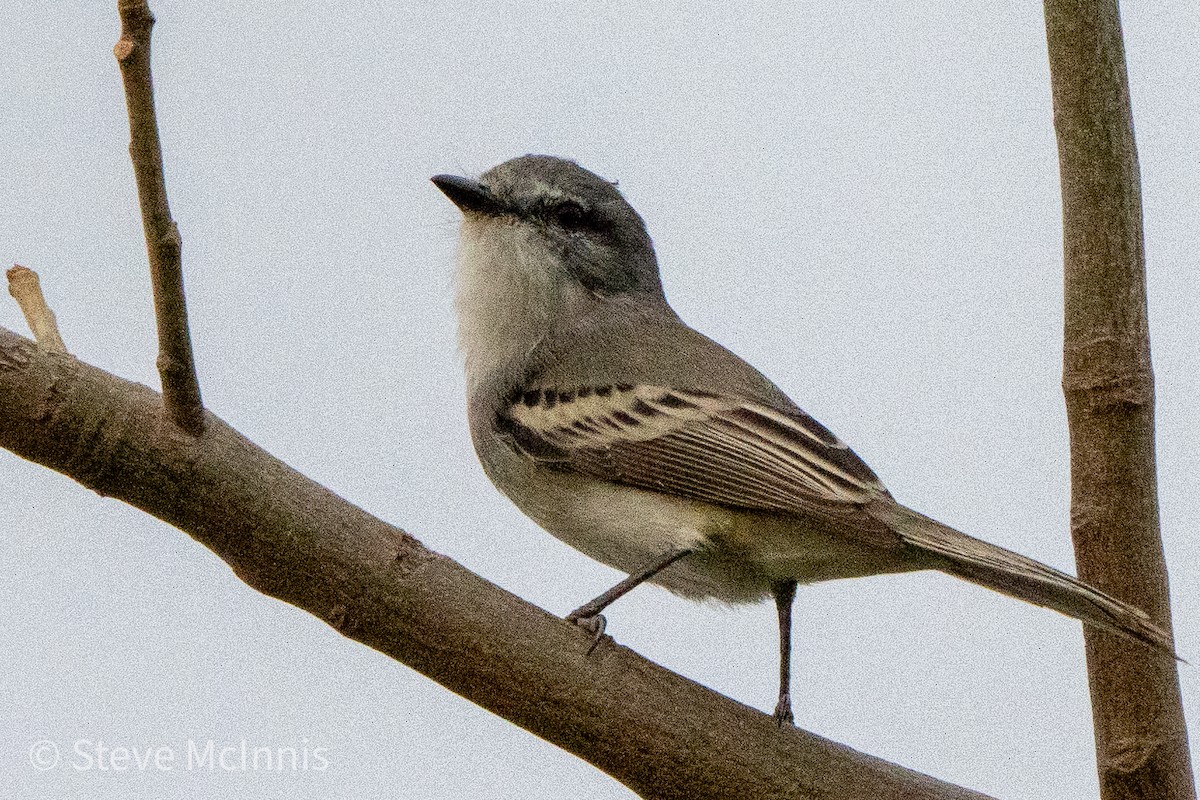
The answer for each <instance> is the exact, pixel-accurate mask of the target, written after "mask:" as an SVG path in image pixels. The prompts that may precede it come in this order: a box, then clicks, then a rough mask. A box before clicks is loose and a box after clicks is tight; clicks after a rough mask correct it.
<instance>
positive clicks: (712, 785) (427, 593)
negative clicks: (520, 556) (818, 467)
mask: <svg viewBox="0 0 1200 800" xmlns="http://www.w3.org/2000/svg"><path fill="white" fill-rule="evenodd" d="M159 401H160V398H159V396H158V395H157V394H156V393H154V392H153V391H151V390H150V389H147V388H146V387H144V386H140V385H138V384H134V383H130V382H128V381H124V380H121V379H120V378H117V377H115V376H112V375H109V374H108V373H106V372H103V371H101V370H99V369H96V368H95V367H91V366H88V365H87V364H84V363H82V362H80V361H78V360H77V359H75V358H72V357H70V356H65V355H56V354H51V353H47V352H45V351H42V350H39V349H37V348H36V347H35V346H34V344H33V343H32V342H30V341H29V340H27V339H24V338H22V337H20V336H17V335H16V334H13V333H11V332H9V331H6V330H4V329H2V328H0V445H2V446H4V447H6V448H8V449H10V450H12V451H13V452H15V453H16V454H17V455H20V456H22V457H23V458H27V459H29V460H31V461H34V462H36V463H39V464H43V465H45V466H47V467H49V468H51V469H54V470H57V471H59V472H61V473H63V474H65V475H67V476H69V477H71V478H74V479H75V480H77V481H79V482H80V483H82V484H83V485H84V486H87V487H88V488H90V489H93V490H94V491H96V492H99V493H100V494H102V495H107V496H112V497H116V498H118V499H120V500H123V501H125V502H127V503H129V504H131V505H133V506H136V507H137V508H140V509H142V510H144V511H146V512H148V513H150V514H153V515H154V516H156V517H158V518H159V519H162V520H164V521H166V522H168V523H170V524H171V525H174V526H176V527H177V528H180V529H181V530H183V531H185V532H186V533H188V534H189V535H191V536H192V537H193V538H195V539H196V540H197V541H199V542H200V543H201V544H203V545H205V546H206V547H208V548H209V549H211V550H212V551H213V552H214V553H216V554H217V555H218V556H219V557H220V558H222V559H223V560H225V562H226V563H228V564H229V565H230V567H231V568H232V569H233V570H234V572H235V573H236V574H237V575H238V577H240V578H241V579H242V580H244V581H245V582H246V583H248V584H249V585H250V586H252V587H254V588H255V589H257V590H259V591H261V592H263V593H265V594H268V595H271V596H273V597H277V598H279V599H280V600H283V601H285V602H288V603H291V604H293V605H295V606H297V607H299V608H302V609H304V610H306V611H308V612H309V613H312V614H314V615H315V616H317V617H319V618H321V619H323V620H325V621H326V622H327V623H329V624H330V625H331V626H333V627H334V628H335V629H336V630H338V631H339V632H340V633H342V634H343V635H345V636H348V637H350V638H352V639H355V640H357V641H359V642H362V643H364V644H366V645H368V646H370V647H373V648H374V649H376V650H378V651H379V652H381V653H384V654H386V655H388V656H390V657H392V658H395V659H396V660H398V661H401V662H403V663H405V664H407V665H408V666H410V667H412V668H414V669H416V670H418V671H419V672H421V673H423V674H425V675H427V676H429V677H430V678H432V679H433V680H435V681H437V682H438V683H440V684H442V685H443V686H445V687H446V688H448V689H450V690H451V691H453V692H456V693H457V694H460V695H462V696H463V697H465V698H467V699H468V700H470V701H472V702H474V703H477V704H479V705H480V706H482V707H484V708H487V709H488V710H490V711H492V712H493V713H495V714H498V715H499V716H501V717H504V718H505V719H508V720H510V721H512V722H514V723H516V724H517V725H520V726H521V727H523V728H525V729H527V730H529V731H531V732H533V733H535V734H536V735H538V736H540V737H542V738H544V739H546V740H547V741H550V742H553V743H554V744H556V745H558V746H559V747H562V748H564V749H565V750H568V751H569V752H571V753H574V754H575V755H577V756H579V757H581V758H583V759H585V760H587V761H589V762H590V763H592V764H594V765H595V766H597V767H598V768H600V769H601V770H603V771H605V772H607V773H608V774H609V775H611V776H613V777H614V778H616V779H617V780H619V781H621V782H622V783H624V784H625V785H626V786H629V787H630V788H631V789H633V790H634V791H635V792H638V793H639V794H641V795H642V796H645V797H656V798H696V799H699V798H729V797H754V798H764V799H765V798H790V799H794V798H822V799H823V800H838V798H846V800H850V799H851V798H854V799H855V800H857V799H858V798H864V797H870V798H874V799H875V800H900V799H901V798H904V799H905V800H916V798H923V800H951V798H954V799H955V800H967V799H968V798H974V799H975V800H981V798H983V797H984V796H983V795H980V794H977V793H975V792H971V791H969V790H966V789H961V788H958V787H954V786H951V785H949V784H945V783H942V782H939V781H936V780H934V779H933V778H929V777H927V776H924V775H921V774H919V773H915V772H912V771H909V770H906V769H904V768H902V767H898V766H896V765H894V764H889V763H887V762H885V761H881V760H879V759H876V758H873V757H871V756H867V755H864V754H862V753H858V752H855V751H853V750H851V749H850V748H848V747H845V746H844V745H840V744H836V743H834V742H830V741H828V740H826V739H823V738H821V737H819V736H816V735H814V734H811V733H807V732H805V731H801V730H797V729H794V728H789V729H783V730H780V729H779V728H778V727H776V725H775V722H774V720H773V719H772V718H771V717H770V716H768V715H766V714H763V713H760V712H758V711H755V710H753V709H750V708H747V707H746V706H743V705H740V704H738V703H735V702H734V701H732V700H730V699H728V698H726V697H723V696H721V695H719V694H716V693H715V692H713V691H711V690H709V689H706V688H704V687H702V686H699V685H698V684H695V683H693V682H691V681H689V680H686V679H684V678H681V677H680V676H678V675H675V674H674V673H671V672H669V671H667V670H665V669H663V668H662V667H659V666H657V665H655V664H653V663H651V662H649V661H647V660H645V659H644V658H642V657H641V656H639V655H637V654H636V653H634V652H632V651H630V650H628V649H626V648H624V647H621V646H619V645H616V644H615V643H612V642H607V641H606V642H604V643H602V644H601V646H600V647H599V648H597V649H596V651H595V652H594V653H593V654H592V655H591V656H587V655H585V653H586V651H587V649H588V645H589V643H590V642H589V636H588V634H587V633H585V632H584V631H582V630H580V629H579V628H577V627H576V626H574V625H571V624H569V623H567V622H564V621H563V620H560V619H557V618H556V617H553V616H551V615H550V614H547V613H546V612H545V611H542V610H541V609H538V608H536V607H534V606H532V605H530V604H528V603H526V602H524V601H522V600H520V599H519V598H517V597H514V596H513V595H511V594H509V593H507V592H505V591H503V590H502V589H500V588H498V587H496V586H494V585H492V584H490V583H488V582H487V581H485V580H483V579H482V578H480V577H478V576H476V575H474V574H473V573H471V572H469V571H467V570H466V569H464V568H463V567H461V566H459V565H458V564H456V563H454V562H453V561H451V560H450V559H448V558H445V557H444V556H440V555H437V554H435V553H432V552H430V551H429V550H426V549H425V548H424V547H423V546H422V545H421V544H420V543H419V542H417V541H416V540H415V539H414V538H412V537H411V536H409V535H408V534H406V533H404V532H403V531H401V530H399V529H397V528H393V527H391V526H390V525H387V524H385V523H383V522H381V521H380V520H378V519H376V518H375V517H372V516H371V515H370V514H368V513H366V512H365V511H363V510H362V509H359V508H357V507H355V506H353V505H351V504H350V503H347V502H346V501H345V500H342V499H341V498H340V497H338V496H337V495H335V494H333V493H332V492H330V491H329V490H328V489H325V488H324V487H322V486H319V485H317V484H316V483H314V482H312V481H311V480H309V479H307V478H305V477H304V476H303V475H300V474H299V473H297V472H295V471H294V470H292V469H291V468H290V467H288V466H287V465H285V464H283V463H282V462H280V461H278V460H277V459H275V458H273V457H271V456H270V455H269V454H267V453H266V452H264V451H262V450H261V449H259V448H258V447H256V446H255V445H254V444H253V443H251V442H250V441H248V440H246V439H245V438H243V437H242V436H241V435H240V434H238V433H237V432H236V431H235V430H233V429H232V428H230V427H229V426H228V425H226V424H225V423H223V422H222V421H221V420H219V419H218V418H216V417H214V416H212V415H211V414H209V415H208V418H207V420H206V426H205V433H204V434H203V435H202V436H200V437H191V436H181V435H179V433H178V431H177V429H176V428H175V427H174V426H173V425H170V424H167V423H166V421H165V420H164V418H163V414H162V408H161V405H160V402H159Z"/></svg>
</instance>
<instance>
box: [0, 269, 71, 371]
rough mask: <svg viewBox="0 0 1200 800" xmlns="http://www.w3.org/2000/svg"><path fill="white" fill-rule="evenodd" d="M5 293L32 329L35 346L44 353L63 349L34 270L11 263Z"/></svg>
mask: <svg viewBox="0 0 1200 800" xmlns="http://www.w3.org/2000/svg"><path fill="white" fill-rule="evenodd" d="M7 275H8V293H9V294H11V295H12V296H13V299H15V300H16V301H17V305H19V306H20V307H21V312H22V313H23V314H24V315H25V322H26V323H27V324H28V325H29V330H30V331H32V332H33V338H34V339H35V340H36V341H37V343H38V347H40V348H42V349H43V350H45V351H46V352H48V353H66V352H67V346H66V344H64V343H63V340H62V336H61V335H60V334H59V332H58V321H57V320H56V319H55V318H54V312H53V311H51V310H50V306H49V305H47V304H46V297H45V295H43V294H42V284H41V282H39V281H38V274H37V273H36V272H34V271H33V270H31V269H30V268H29V267H22V266H21V265H20V264H13V266H12V268H11V269H9V270H8V273H7Z"/></svg>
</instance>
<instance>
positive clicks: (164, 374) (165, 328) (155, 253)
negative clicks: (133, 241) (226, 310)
mask: <svg viewBox="0 0 1200 800" xmlns="http://www.w3.org/2000/svg"><path fill="white" fill-rule="evenodd" d="M117 10H118V12H119V13H120V16H121V37H120V38H119V39H118V40H117V44H116V46H115V47H113V55H115V56H116V58H117V63H118V64H119V65H120V67H121V80H122V81H123V82H124V84H125V106H126V109H127V111H128V114H129V157H130V158H131V159H132V160H133V173H134V176H135V178H136V179H137V187H138V200H139V202H140V204H141V209H142V229H143V230H144V232H145V235H146V252H147V254H148V255H149V259H150V282H151V286H152V287H153V290H154V318H155V321H156V323H157V325H158V361H157V366H158V374H159V377H160V379H161V381H162V389H163V402H164V403H165V405H166V409H167V415H168V416H169V417H170V419H171V421H172V422H173V423H174V424H175V425H177V426H178V427H179V428H180V429H182V430H184V431H186V432H188V433H190V434H192V435H199V434H200V432H201V431H202V430H203V427H204V406H203V403H202V401H201V398H200V383H199V381H198V380H197V378H196V364H195V361H194V359H193V357H192V340H191V335H190V334H189V333H188V318H187V301H186V299H185V297H184V292H183V269H182V266H181V264H180V249H181V247H182V244H183V242H182V240H181V239H180V236H179V228H178V227H177V226H176V225H175V221H174V220H173V219H171V209H170V208H168V207H167V188H166V179H165V178H164V177H163V163H162V146H161V145H160V144H159V139H158V122H157V120H156V119H155V115H154V84H153V82H152V80H151V76H150V29H151V28H152V27H153V26H154V15H153V14H151V13H150V8H149V6H148V5H147V4H146V2H145V0H118V3H117Z"/></svg>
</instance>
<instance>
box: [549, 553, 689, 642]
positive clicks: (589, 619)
mask: <svg viewBox="0 0 1200 800" xmlns="http://www.w3.org/2000/svg"><path fill="white" fill-rule="evenodd" d="M691 552H694V551H693V550H691V549H690V548H683V549H680V550H671V551H670V552H668V553H665V554H663V555H662V556H659V557H658V558H656V559H655V560H654V561H652V562H651V563H650V564H648V565H647V566H646V567H645V569H642V570H641V571H639V572H634V573H632V574H630V576H629V577H628V578H626V579H625V580H623V581H621V582H620V583H618V584H617V585H616V586H614V587H612V588H611V589H609V590H608V591H607V592H605V593H604V594H602V595H600V596H599V597H597V598H595V599H593V600H589V601H588V602H586V603H584V604H583V605H581V606H580V607H579V608H577V609H575V610H574V611H572V612H571V613H570V614H567V621H568V622H574V623H575V624H576V625H578V626H580V627H581V628H583V629H584V630H587V631H589V632H590V633H591V634H592V645H591V647H589V648H588V654H591V652H592V651H593V650H595V649H596V645H598V644H600V639H601V638H602V637H603V636H604V627H605V625H606V622H605V619H604V615H603V614H601V613H600V612H601V611H603V610H604V609H606V608H608V606H609V605H611V604H612V603H613V602H614V601H615V600H618V599H620V598H621V597H624V596H625V595H626V594H627V593H628V592H629V591H630V590H631V589H633V588H634V587H635V586H638V585H639V584H642V583H645V582H646V581H648V580H650V579H651V578H653V577H654V576H655V575H657V574H658V573H660V572H662V571H663V570H664V569H666V568H667V567H669V566H671V565H672V564H674V563H675V562H676V561H678V560H679V559H681V558H683V557H684V556H686V555H687V554H688V553H691Z"/></svg>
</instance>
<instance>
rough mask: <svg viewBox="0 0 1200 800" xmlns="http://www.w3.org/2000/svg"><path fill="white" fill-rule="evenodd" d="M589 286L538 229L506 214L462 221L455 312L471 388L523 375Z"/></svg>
mask: <svg viewBox="0 0 1200 800" xmlns="http://www.w3.org/2000/svg"><path fill="white" fill-rule="evenodd" d="M585 296H586V290H585V289H584V288H583V287H582V286H581V285H580V284H579V283H577V282H576V281H574V280H570V279H568V278H567V277H566V276H564V275H562V267H561V266H560V265H559V264H557V263H554V258H553V256H552V255H551V254H550V253H549V252H548V251H547V249H546V246H545V244H544V243H543V241H542V240H541V238H540V237H539V236H538V234H537V232H536V231H535V230H532V229H531V228H530V227H529V226H528V225H524V224H521V223H520V222H515V221H511V220H508V219H504V218H496V217H486V218H479V217H474V216H470V215H468V216H467V217H465V218H464V220H463V223H462V238H461V241H460V243H459V252H458V274H457V291H456V295H455V309H456V311H457V312H458V346H459V349H460V350H462V353H463V357H464V358H465V360H466V371H467V390H468V391H469V392H471V393H474V392H475V390H476V389H477V388H478V387H479V386H480V385H481V384H483V383H491V382H493V381H494V380H496V379H499V380H500V381H501V382H506V381H507V380H511V379H516V378H518V377H519V374H518V373H519V372H520V371H521V370H522V369H523V368H524V366H525V363H526V361H527V359H528V357H529V355H530V353H532V352H533V350H534V348H535V347H537V345H538V344H539V343H540V342H541V340H542V338H543V337H545V336H546V334H547V333H549V332H550V330H551V328H552V327H553V324H554V323H555V321H556V320H559V319H561V318H562V317H563V315H565V314H569V313H572V312H573V311H574V308H575V307H576V306H577V305H578V304H579V303H580V302H582V301H583V299H584V297H585Z"/></svg>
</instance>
